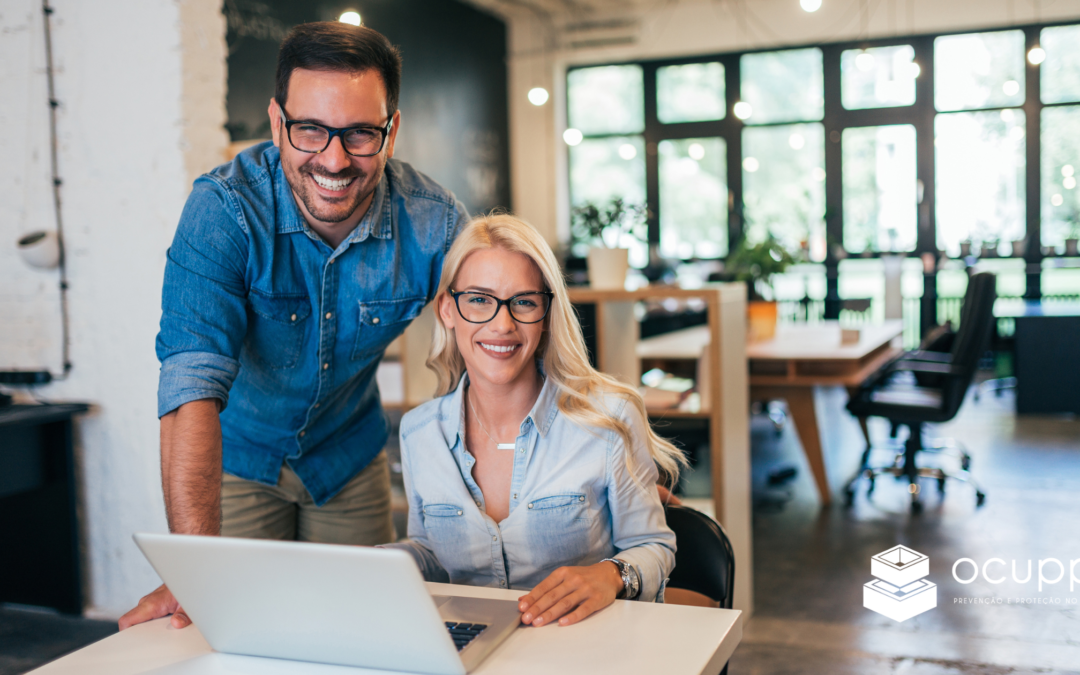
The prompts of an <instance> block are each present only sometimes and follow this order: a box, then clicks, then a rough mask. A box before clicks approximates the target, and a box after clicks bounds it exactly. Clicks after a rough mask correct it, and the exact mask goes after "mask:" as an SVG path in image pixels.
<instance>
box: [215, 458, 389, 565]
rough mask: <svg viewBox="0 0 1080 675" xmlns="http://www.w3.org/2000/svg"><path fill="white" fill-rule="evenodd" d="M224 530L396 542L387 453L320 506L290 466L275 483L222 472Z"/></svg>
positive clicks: (312, 538) (265, 536)
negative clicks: (263, 482)
mask: <svg viewBox="0 0 1080 675" xmlns="http://www.w3.org/2000/svg"><path fill="white" fill-rule="evenodd" d="M221 534H222V536H224V537H244V538H247V539H285V540H299V541H311V542H318V543H324V544H353V545H365V546H374V545H376V544H386V543H389V542H392V541H394V524H393V520H392V517H391V512H390V463H389V462H388V461H387V459H386V453H385V452H380V453H379V454H378V455H377V456H376V457H375V459H374V460H372V462H371V464H369V465H368V466H367V467H365V468H364V470H363V471H361V472H360V473H358V474H356V476H355V477H354V478H353V479H352V480H351V481H349V482H348V484H346V485H345V487H344V488H342V490H341V492H339V493H338V494H336V495H334V498H333V499H331V500H330V501H328V502H327V503H326V504H323V505H322V506H321V507H318V506H315V503H314V502H313V501H312V500H311V495H309V494H308V491H307V490H306V489H305V488H304V485H303V483H301V482H300V478H299V477H297V475H296V474H295V473H293V471H292V469H290V468H289V467H288V466H287V465H285V464H282V466H281V473H280V474H279V475H278V483H277V485H275V486H271V485H263V484H262V483H256V482H254V481H248V480H244V479H242V478H237V477H236V476H232V475H229V474H227V473H223V474H222V476H221Z"/></svg>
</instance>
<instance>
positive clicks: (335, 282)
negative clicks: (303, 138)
mask: <svg viewBox="0 0 1080 675" xmlns="http://www.w3.org/2000/svg"><path fill="white" fill-rule="evenodd" d="M467 218H468V215H467V214H466V212H465V208H464V207H463V206H462V205H461V203H460V202H457V201H456V200H455V199H454V196H453V194H452V193H450V192H449V191H447V190H446V189H444V188H442V187H441V186H439V185H438V184H436V183H435V182H434V181H432V180H431V179H430V178H428V177H427V176H424V175H423V174H421V173H419V172H417V171H416V170H415V169H413V168H412V167H411V166H409V165H408V164H405V163H404V162H399V161H396V160H390V161H389V162H387V164H386V170H385V174H384V176H383V179H382V180H381V181H379V184H378V187H377V188H376V190H375V195H374V197H373V199H372V202H371V206H370V208H369V209H368V212H367V214H366V215H365V216H364V218H363V220H361V221H360V223H359V225H357V227H356V229H355V230H354V231H353V233H352V234H351V235H349V236H348V237H347V238H346V239H345V241H343V242H342V243H341V245H340V246H338V247H337V249H336V250H334V249H331V248H330V246H329V245H327V244H326V242H324V241H323V240H322V239H321V238H320V237H319V236H318V235H317V234H315V233H314V232H313V231H312V230H311V229H310V228H309V227H308V225H307V223H306V222H305V220H304V218H303V216H302V215H301V213H300V210H299V208H298V207H297V205H296V201H295V199H294V197H293V193H292V189H291V188H290V187H289V183H288V182H287V181H286V180H285V173H284V171H283V170H282V168H281V157H280V155H279V153H278V150H277V148H276V147H274V146H273V144H271V143H262V144H259V145H256V146H253V147H251V148H249V149H247V150H245V151H244V152H242V153H241V154H240V155H238V156H237V157H236V159H234V160H233V161H231V162H229V163H227V164H223V165H222V166H219V167H218V168H216V169H214V170H213V171H211V172H210V173H207V174H204V175H203V176H201V177H199V179H198V180H196V181H195V184H194V188H193V190H192V193H191V196H190V197H188V200H187V204H186V206H185V207H184V211H183V214H182V215H181V217H180V224H179V226H178V228H177V230H176V236H175V238H174V239H173V244H172V247H171V248H170V249H169V253H168V260H167V262H166V265H165V284H164V289H163V291H162V300H161V305H162V307H161V308H162V314H161V331H160V332H159V333H158V337H157V356H158V359H159V360H160V361H161V378H160V381H159V385H158V415H159V416H162V415H165V414H166V413H168V412H170V411H172V410H175V409H176V408H178V407H180V406H181V405H183V404H184V403H187V402H189V401H194V400H198V399H205V398H216V399H219V400H220V401H221V405H222V406H223V408H224V410H223V411H222V413H221V431H222V466H223V469H224V470H225V471H226V472H227V473H230V474H232V475H234V476H238V477H240V478H244V479H247V480H252V481H258V482H260V483H264V484H267V485H276V484H277V480H278V474H279V472H280V470H281V466H282V463H283V462H285V463H287V464H288V465H289V466H290V467H291V468H292V469H293V471H295V472H296V474H297V475H298V476H299V477H300V479H301V480H302V481H303V483H304V487H306V488H307V490H308V492H309V493H310V494H311V497H312V499H313V500H314V502H315V504H317V505H319V506H321V505H323V504H325V503H326V502H327V501H329V500H330V498H331V497H333V496H334V495H335V494H337V493H338V491H340V490H341V488H342V487H344V486H345V484H346V483H347V482H348V481H349V480H350V479H352V478H353V477H354V476H355V475H356V474H357V473H358V472H359V471H361V470H362V469H363V468H364V467H365V466H367V465H368V463H370V462H371V460H372V459H374V458H375V456H376V455H377V454H378V453H379V451H381V450H382V448H383V445H384V444H385V442H386V438H387V435H388V428H387V423H386V418H385V415H384V413H383V409H382V405H381V403H380V401H379V391H378V386H377V385H376V382H375V369H376V368H377V367H378V363H379V359H380V358H381V357H382V354H383V351H384V350H385V349H386V346H387V345H388V344H390V342H391V341H392V340H393V339H394V338H395V337H397V336H398V335H400V334H401V332H402V331H403V330H405V327H406V326H407V325H408V324H409V322H410V321H411V320H412V319H414V318H416V316H417V315H418V314H419V313H420V310H421V309H422V308H423V307H424V305H425V304H427V302H429V301H430V300H431V299H432V297H433V296H434V294H435V291H436V289H437V287H438V284H439V275H440V273H441V271H442V264H443V258H444V256H445V255H446V252H447V250H448V249H449V248H450V244H451V243H452V242H453V239H454V237H455V236H456V234H457V232H458V231H459V230H460V229H461V227H462V226H463V224H464V223H465V221H466V220H467ZM226 404H229V405H228V406H227V407H226Z"/></svg>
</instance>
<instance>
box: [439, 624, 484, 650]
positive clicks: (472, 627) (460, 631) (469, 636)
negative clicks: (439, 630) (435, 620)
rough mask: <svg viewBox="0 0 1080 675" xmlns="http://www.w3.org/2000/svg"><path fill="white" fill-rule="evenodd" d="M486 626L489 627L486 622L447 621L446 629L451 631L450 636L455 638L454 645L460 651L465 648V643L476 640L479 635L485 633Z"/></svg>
mask: <svg viewBox="0 0 1080 675" xmlns="http://www.w3.org/2000/svg"><path fill="white" fill-rule="evenodd" d="M485 628H487V624H485V623H456V622H454V621H447V622H446V630H448V631H450V637H452V638H454V646H455V647H457V650H458V651H459V652H460V651H461V650H462V649H465V645H467V644H469V643H470V642H472V641H473V640H475V639H476V636H477V635H479V634H480V633H483V632H484V629H485Z"/></svg>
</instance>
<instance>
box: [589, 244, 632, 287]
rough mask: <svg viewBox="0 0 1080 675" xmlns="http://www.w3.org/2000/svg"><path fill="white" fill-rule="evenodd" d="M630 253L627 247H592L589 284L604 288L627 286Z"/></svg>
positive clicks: (590, 251)
mask: <svg viewBox="0 0 1080 675" xmlns="http://www.w3.org/2000/svg"><path fill="white" fill-rule="evenodd" d="M629 255H630V252H629V251H628V250H626V249H625V248H590V249H589V258H588V260H589V286H591V287H592V288H598V289H603V290H613V289H618V290H622V289H623V288H625V287H626V272H627V270H629V269H630V258H629Z"/></svg>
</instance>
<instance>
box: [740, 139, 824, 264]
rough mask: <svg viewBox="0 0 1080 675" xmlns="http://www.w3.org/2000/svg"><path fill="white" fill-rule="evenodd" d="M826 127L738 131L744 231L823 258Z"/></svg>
mask: <svg viewBox="0 0 1080 675" xmlns="http://www.w3.org/2000/svg"><path fill="white" fill-rule="evenodd" d="M824 156H825V130H824V127H823V126H822V125H821V124H788V125H784V126H776V127H747V128H745V129H743V189H744V193H743V202H744V204H745V212H744V214H745V218H746V231H747V232H748V233H749V234H750V236H751V237H752V238H754V239H758V240H760V239H763V238H764V237H765V235H766V234H767V233H772V235H773V236H774V237H776V238H777V239H779V240H780V241H781V242H782V243H783V244H784V245H785V246H787V247H788V248H790V249H791V250H792V251H795V250H797V249H798V248H799V247H801V246H803V245H806V246H808V247H809V252H810V259H811V260H815V261H820V260H824V258H825V221H824V216H825V168H824V167H825V157H824Z"/></svg>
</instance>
